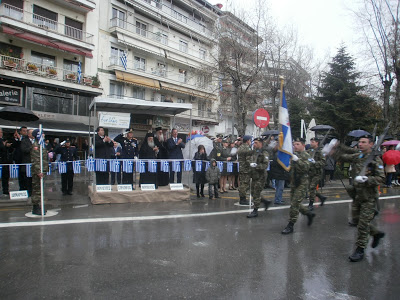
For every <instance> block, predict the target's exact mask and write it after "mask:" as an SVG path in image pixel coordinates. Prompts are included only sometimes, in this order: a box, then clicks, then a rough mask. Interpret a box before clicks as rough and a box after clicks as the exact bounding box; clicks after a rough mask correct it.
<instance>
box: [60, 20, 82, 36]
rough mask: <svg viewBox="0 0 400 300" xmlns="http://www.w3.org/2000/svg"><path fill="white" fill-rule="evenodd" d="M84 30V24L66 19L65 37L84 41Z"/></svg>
mask: <svg viewBox="0 0 400 300" xmlns="http://www.w3.org/2000/svg"><path fill="white" fill-rule="evenodd" d="M82 29H83V24H82V23H81V22H78V21H75V20H73V19H70V18H67V17H65V29H64V33H65V35H68V36H70V37H72V38H74V39H78V40H82Z"/></svg>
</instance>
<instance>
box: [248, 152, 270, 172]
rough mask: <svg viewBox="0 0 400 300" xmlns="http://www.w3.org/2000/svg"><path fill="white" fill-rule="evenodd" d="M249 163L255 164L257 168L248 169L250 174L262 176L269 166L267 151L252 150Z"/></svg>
mask: <svg viewBox="0 0 400 300" xmlns="http://www.w3.org/2000/svg"><path fill="white" fill-rule="evenodd" d="M251 162H254V163H256V164H257V167H255V168H251V167H250V168H251V171H252V172H256V173H261V174H264V172H265V170H266V169H267V168H268V164H269V158H268V151H267V150H265V149H259V150H258V149H256V150H254V154H253V155H252V157H251Z"/></svg>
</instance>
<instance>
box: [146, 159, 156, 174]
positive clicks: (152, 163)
mask: <svg viewBox="0 0 400 300" xmlns="http://www.w3.org/2000/svg"><path fill="white" fill-rule="evenodd" d="M148 164H149V165H148V168H149V172H150V173H157V162H156V161H155V160H149V161H148Z"/></svg>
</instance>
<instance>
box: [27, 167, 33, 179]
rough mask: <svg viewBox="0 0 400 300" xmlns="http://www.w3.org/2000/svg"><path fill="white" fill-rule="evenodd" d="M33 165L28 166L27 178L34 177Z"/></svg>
mask: <svg viewBox="0 0 400 300" xmlns="http://www.w3.org/2000/svg"><path fill="white" fill-rule="evenodd" d="M31 169H32V164H29V165H26V177H32V172H31Z"/></svg>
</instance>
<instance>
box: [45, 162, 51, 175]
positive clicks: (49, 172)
mask: <svg viewBox="0 0 400 300" xmlns="http://www.w3.org/2000/svg"><path fill="white" fill-rule="evenodd" d="M46 174H47V175H51V163H49V170H48V171H47V173H46Z"/></svg>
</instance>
